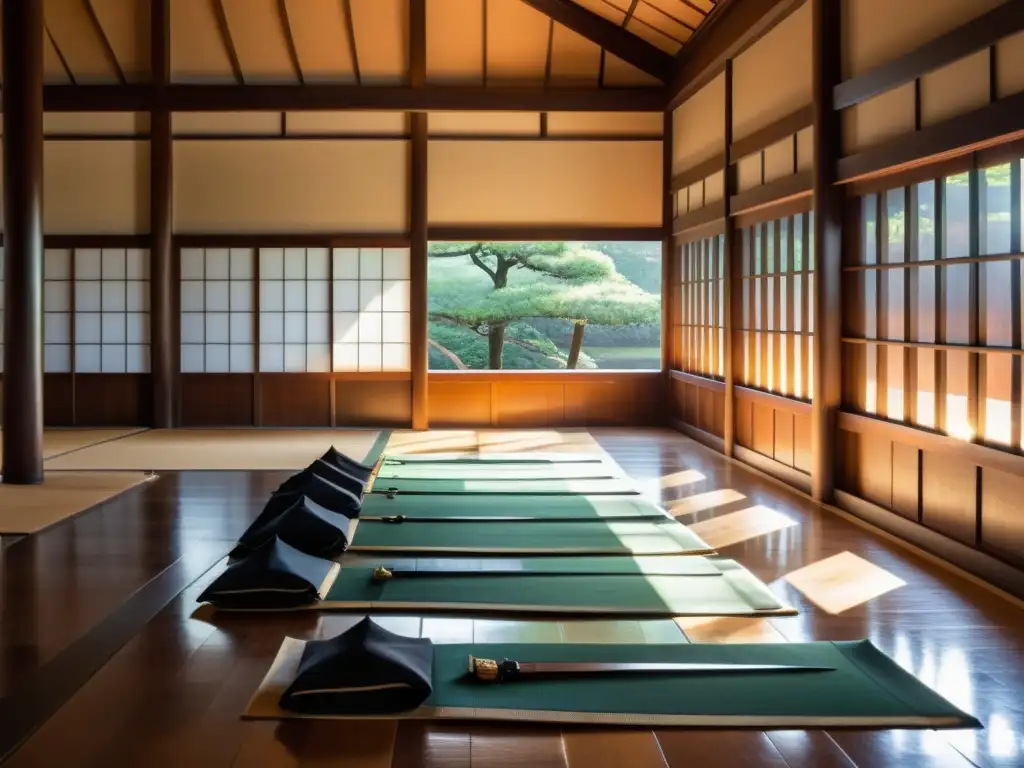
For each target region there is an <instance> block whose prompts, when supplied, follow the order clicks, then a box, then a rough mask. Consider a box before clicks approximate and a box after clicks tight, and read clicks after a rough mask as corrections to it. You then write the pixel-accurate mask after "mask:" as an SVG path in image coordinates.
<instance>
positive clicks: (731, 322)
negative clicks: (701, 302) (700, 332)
mask: <svg viewBox="0 0 1024 768" xmlns="http://www.w3.org/2000/svg"><path fill="white" fill-rule="evenodd" d="M724 77H725V130H724V133H723V136H724V140H723V142H722V143H723V145H724V146H723V147H722V155H723V157H724V158H725V162H724V163H723V167H722V201H723V208H722V211H723V216H724V217H725V238H724V239H725V248H724V250H725V274H724V275H723V280H724V285H723V286H722V289H723V290H722V293H723V295H724V296H725V306H724V307H723V308H722V314H723V315H724V318H725V333H724V334H722V335H723V336H724V337H725V349H724V350H722V357H723V364H724V365H723V367H724V369H725V370H724V371H722V373H723V378H724V379H725V409H724V414H723V417H722V418H723V424H722V443H723V446H722V449H723V451H724V452H725V455H726V456H732V455H733V453H734V449H735V447H736V361H735V360H734V359H733V358H734V356H735V354H736V338H735V336H736V329H737V328H739V327H740V323H739V319H740V318H741V317H742V315H741V313H740V312H739V309H740V302H739V301H737V300H736V297H735V296H733V292H734V291H736V290H738V289H740V288H741V286H742V283H741V278H742V275H743V269H742V264H741V261H740V259H739V258H737V257H736V256H735V255H734V254H733V251H734V250H735V247H734V243H735V241H736V236H735V228H734V227H733V223H732V219H730V217H729V214H730V208H729V199H730V196H731V195H732V194H733V192H734V190H735V184H734V183H733V178H732V177H733V173H732V168H733V166H732V163H731V162H730V159H729V147H730V146H731V145H732V59H727V60H726V62H725V74H724ZM740 346H741V348H742V345H740Z"/></svg>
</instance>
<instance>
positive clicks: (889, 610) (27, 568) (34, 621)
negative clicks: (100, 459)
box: [0, 430, 1024, 768]
mask: <svg viewBox="0 0 1024 768" xmlns="http://www.w3.org/2000/svg"><path fill="white" fill-rule="evenodd" d="M494 434H496V433H487V435H488V437H487V438H486V439H485V440H484V441H483V442H481V437H480V433H476V432H468V431H467V432H461V433H459V435H458V436H453V433H440V434H437V433H424V434H409V436H408V437H407V438H403V439H407V440H408V441H410V444H416V445H418V446H419V447H420V448H422V449H424V450H429V451H435V450H436V451H437V452H447V451H451V450H453V449H455V447H456V446H459V445H461V446H462V447H463V448H464V449H468V450H480V449H481V445H487V446H492V445H502V446H509V445H518V446H519V447H518V448H516V449H512V448H505V449H506V450H523V446H524V444H530V443H533V444H535V445H542V444H543V446H544V447H543V448H541V450H551V447H552V445H551V443H552V441H555V442H556V444H558V445H564V444H565V443H562V442H557V441H560V440H562V438H561V437H552V435H556V436H557V435H565V434H567V433H561V432H551V433H548V434H547V435H546V436H544V437H535V436H536V435H537V433H534V432H531V433H515V432H507V433H504V434H505V436H504V437H502V438H500V439H499V438H496V437H494V438H492V437H491V435H494ZM569 434H573V435H577V434H583V433H569ZM524 435H525V437H524ZM594 436H595V437H596V439H597V441H598V442H599V443H600V446H601V447H602V448H604V449H605V450H607V451H608V452H609V454H610V455H611V456H612V457H613V458H614V459H615V460H616V461H617V462H618V463H619V464H620V466H622V467H624V468H625V469H626V470H627V471H628V472H629V473H630V474H631V475H632V476H634V477H636V478H638V479H639V480H640V481H641V482H642V483H644V487H645V488H646V487H650V493H651V494H652V495H654V496H655V497H656V498H658V499H660V501H662V503H663V504H665V506H666V507H668V508H671V509H672V511H673V512H674V513H676V514H684V515H686V518H685V520H684V522H687V523H691V524H692V526H693V527H694V528H695V530H698V531H700V532H701V535H702V536H704V537H705V538H707V539H709V540H712V539H713V540H714V543H715V544H716V546H718V547H719V549H720V552H721V554H722V555H723V556H724V557H729V558H734V559H736V560H738V561H739V562H740V563H742V564H743V565H744V566H745V567H747V568H748V569H749V570H751V571H752V572H753V573H754V574H755V575H757V576H758V577H759V578H761V579H762V580H763V581H765V582H766V583H768V584H769V585H770V586H771V588H772V590H773V591H774V592H775V593H776V594H778V595H779V596H780V598H782V599H784V600H785V601H786V602H788V603H790V604H792V605H794V607H796V608H797V609H798V610H799V611H800V614H799V615H798V616H793V617H780V618H772V619H743V618H701V617H697V618H685V619H678V620H676V621H660V622H659V621H653V622H651V621H621V622H619V621H513V620H502V619H500V618H491V619H487V620H482V619H473V618H469V617H465V616H462V617H444V616H430V617H419V616H411V615H410V616H389V617H384V618H382V621H383V622H384V623H385V625H386V626H388V628H389V629H392V630H393V631H397V632H401V633H405V634H410V635H426V636H430V637H432V638H434V639H435V640H436V641H438V642H620V641H628V642H648V643H650V642H654V643H664V642H687V641H689V642H733V643H737V642H796V641H803V640H810V639H832V640H847V639H856V638H862V637H868V638H870V639H871V640H872V641H873V642H874V643H875V644H876V645H878V646H879V647H880V648H881V649H882V650H883V651H885V652H886V653H888V654H890V655H891V656H893V658H895V659H896V660H897V662H898V663H899V664H900V665H901V666H903V667H904V668H906V669H908V670H910V671H911V672H913V673H914V674H915V675H917V676H918V677H919V678H920V679H921V680H923V681H924V682H925V683H927V684H929V685H931V686H932V687H934V688H935V689H936V690H937V691H938V692H939V693H941V694H942V695H943V696H945V697H947V698H949V699H950V700H951V701H952V702H953V703H955V704H956V705H958V706H960V707H962V708H964V709H966V710H967V711H969V712H971V713H973V714H975V715H976V716H978V717H979V718H980V719H981V720H982V722H983V723H984V724H985V730H982V731H941V732H931V731H877V732H865V731H849V730H848V731H830V732H820V731H819V732H803V731H782V732H778V731H771V732H759V731H698V730H684V731H649V730H648V731H635V730H634V731H630V730H615V731H608V730H600V729H588V730H584V731H579V730H570V729H566V730H564V731H562V730H559V728H557V727H553V728H552V727H546V728H540V727H529V728H523V727H516V726H514V725H510V726H500V727H499V726H492V725H485V724H459V723H443V724H441V723H412V722H401V723H398V724H396V723H393V722H391V723H389V722H379V723H358V724H350V723H340V722H326V721H321V722H292V723H285V724H279V723H272V722H243V721H241V720H240V719H239V717H238V714H239V712H241V711H242V709H243V708H244V706H245V704H246V702H247V701H248V699H249V697H250V696H251V694H252V693H253V691H254V690H255V688H256V685H257V684H258V683H259V681H260V679H261V678H262V676H263V675H264V673H265V672H266V670H267V668H268V667H269V665H270V661H271V660H272V659H273V657H274V655H275V653H276V651H277V649H278V647H279V646H280V643H281V641H282V639H283V638H284V637H285V636H293V637H298V638H303V639H310V638H314V637H324V636H333V635H335V634H337V633H338V632H341V631H343V630H344V629H345V628H347V627H348V626H351V624H352V623H353V622H354V621H356V620H357V619H358V617H355V616H345V615H343V614H316V613H311V612H307V613H303V614H301V615H299V614H296V615H288V614H273V615H265V616H259V617H254V616H246V615H223V614H217V613H216V612H214V613H212V614H211V613H209V612H205V613H198V614H195V616H196V618H192V616H193V614H194V613H195V602H194V601H195V598H196V596H197V595H198V594H199V593H200V592H201V591H202V590H203V589H204V588H205V587H206V585H207V584H209V583H210V581H211V580H212V579H213V578H215V577H216V575H217V574H218V572H219V571H218V570H217V569H214V570H212V571H209V572H207V573H205V574H203V575H202V576H201V577H199V578H198V580H196V581H195V582H194V583H192V584H191V585H190V586H188V587H187V588H186V589H185V590H184V592H182V593H181V595H180V596H179V597H178V598H176V599H175V600H174V601H173V602H172V603H171V604H170V605H169V606H168V607H167V608H166V609H165V610H163V611H161V612H160V613H159V614H158V615H157V617H156V618H155V619H153V620H152V621H150V622H149V623H148V624H146V625H145V626H144V627H143V629H142V630H141V631H140V632H139V633H138V634H137V635H136V636H135V637H134V638H133V639H132V640H131V641H130V642H129V643H128V644H127V645H125V646H124V647H123V648H122V649H121V650H120V651H119V652H118V653H117V654H116V655H115V656H114V657H113V658H111V659H110V660H109V661H108V662H106V663H105V665H104V666H103V668H102V669H101V670H100V671H99V672H98V673H97V674H96V675H95V676H93V677H92V679H90V680H89V681H88V682H87V683H85V684H84V685H83V687H82V688H81V689H80V690H79V691H78V693H77V694H76V695H75V696H73V697H72V698H70V699H69V700H68V701H67V702H66V703H65V704H64V705H63V707H62V708H61V709H60V710H59V711H58V712H57V713H56V715H54V716H53V717H52V718H51V719H50V720H49V722H47V723H46V724H45V725H44V726H43V727H42V728H41V729H40V730H39V731H38V732H36V733H35V735H33V736H32V737H31V738H30V739H29V740H28V741H27V742H26V743H25V745H24V746H23V747H22V749H21V750H20V751H19V752H18V753H17V754H16V755H15V756H14V757H13V758H12V759H11V761H10V762H9V765H10V766H13V767H14V768H25V767H26V766H50V765H74V766H78V765H82V766H119V767H120V766H136V765H137V766H146V768H156V767H159V766H176V767H177V766H200V767H202V768H207V767H209V768H252V767H253V766H262V767H264V768H266V767H269V766H329V765H339V766H341V765H344V766H358V767H359V768H389V767H390V768H426V767H427V766H430V767H431V768H435V767H436V768H442V767H444V768H449V767H450V766H457V767H459V768H462V767H465V766H472V767H474V768H506V767H509V768H511V767H512V766H517V767H518V766H524V767H526V766H529V768H534V767H535V766H540V767H544V768H546V767H547V766H551V767H552V768H563V767H565V768H604V767H605V766H608V767H609V768H612V767H614V768H682V767H683V766H707V767H708V768H723V767H724V768H738V767H739V766H771V767H772V768H797V766H800V767H801V768H802V767H804V766H806V767H808V768H819V767H820V768H831V767H832V766H853V765H855V766H865V767H871V768H904V767H907V768H917V767H919V766H941V767H943V768H946V767H947V766H950V767H952V768H960V767H961V766H962V767H964V768H967V767H969V766H970V765H972V764H975V765H979V766H982V765H983V766H998V767H1000V768H1001V767H1002V766H1021V765H1024V740H1022V739H1024V706H1022V705H1021V702H1022V701H1024V665H1021V663H1020V659H1021V658H1024V612H1022V611H1021V610H1020V609H1019V608H1017V607H1016V606H1014V605H1012V604H1010V603H1008V602H1006V601H1004V600H1002V599H1001V598H1000V597H998V596H997V595H995V594H993V593H992V592H990V591H988V590H986V589H983V588H981V587H979V586H977V585H975V584H973V583H971V582H970V581H967V580H965V579H962V578H960V577H959V576H957V575H956V574H955V573H952V572H950V571H948V570H944V569H942V568H939V567H937V566H936V565H934V564H933V563H931V562H930V561H928V560H925V559H923V558H919V557H917V556H915V555H914V554H913V552H911V551H910V550H907V549H905V548H902V547H899V546H897V545H895V544H893V543H892V542H891V541H889V540H887V539H885V538H882V537H879V536H875V535H873V534H872V533H870V532H869V531H867V530H866V529H864V528H862V527H859V526H856V525H854V524H852V523H850V522H849V521H847V520H845V519H843V518H841V517H839V516H837V515H833V514H831V513H828V512H823V511H821V510H819V509H818V508H816V507H814V506H813V505H812V504H810V503H809V502H807V501H805V500H804V499H803V498H802V497H800V496H798V495H796V494H792V493H789V492H787V491H785V490H783V489H781V488H780V487H779V486H777V485H775V484H773V483H770V482H767V481H765V480H763V479H761V478H760V477H759V476H757V475H754V474H751V473H748V472H746V471H744V470H742V469H740V468H738V467H737V466H736V465H734V464H731V463H729V462H726V461H725V460H724V459H723V458H721V457H720V456H718V455H716V454H714V453H712V452H710V451H707V450H705V449H704V448H702V447H700V446H698V445H697V444H695V443H694V442H692V441H690V440H688V439H687V438H685V437H682V436H681V435H678V434H675V433H672V432H668V431H654V430H648V431H627V430H615V431H595V433H594ZM566 439H567V440H570V441H571V440H577V441H579V442H578V443H577V445H579V444H582V442H584V441H583V438H578V437H572V438H566ZM467 446H471V447H470V448H467ZM690 471H695V472H699V473H700V474H701V475H702V476H703V479H701V480H699V481H697V482H693V483H685V484H674V483H672V484H669V483H666V485H671V487H664V488H659V486H660V485H661V482H662V480H661V479H662V478H665V477H672V476H673V475H676V474H677V473H682V472H690ZM216 480H217V482H213V481H212V480H211V478H210V477H209V476H203V474H202V473H192V474H190V473H184V474H180V475H168V476H165V477H161V478H160V480H158V481H157V482H155V483H152V484H151V485H152V487H150V488H147V490H146V491H145V492H144V494H143V502H144V503H141V504H136V505H135V506H130V505H128V504H121V502H120V501H118V502H115V503H114V504H113V505H109V506H110V509H108V510H107V511H106V512H105V513H104V514H103V515H102V516H101V518H97V519H91V517H92V513H90V514H87V515H83V516H81V517H79V518H76V519H75V520H73V521H71V523H69V524H68V525H67V526H60V527H58V528H55V529H52V530H51V531H45V532H43V533H42V534H40V535H39V536H37V537H33V538H32V539H29V540H26V541H25V542H19V543H17V544H15V545H14V546H12V547H10V548H8V549H7V550H5V552H4V558H3V559H2V561H0V567H2V568H3V572H2V576H3V577H4V581H3V584H4V592H3V598H4V600H5V605H4V611H5V614H4V615H5V627H4V632H3V633H0V674H2V675H4V676H5V677H4V678H0V682H2V681H3V680H6V681H7V685H9V684H10V682H11V681H13V680H15V678H16V677H17V675H18V670H19V669H21V668H22V667H24V666H25V665H26V664H27V665H28V666H29V667H31V666H32V664H44V663H45V662H46V661H47V660H48V659H50V658H52V657H53V655H54V654H55V653H56V652H57V651H59V650H60V649H61V648H62V647H66V646H67V645H69V644H72V643H74V642H75V641H76V640H77V639H79V638H81V637H84V636H86V635H87V633H88V632H89V630H90V628H91V627H92V626H94V625H95V624H96V623H97V622H98V621H100V620H101V619H102V618H103V616H104V615H106V614H108V613H113V612H116V610H117V607H118V605H119V604H120V603H121V602H123V600H125V599H126V598H127V596H128V595H130V594H131V592H132V591H133V590H134V589H137V588H138V587H139V586H141V584H143V583H145V580H146V579H147V578H151V577H152V574H153V573H155V572H159V571H160V570H161V569H164V568H166V567H168V563H173V562H175V560H176V559H178V560H180V561H181V562H184V563H187V564H188V565H189V567H192V568H198V569H199V571H200V572H201V571H202V570H204V568H203V567H200V566H201V564H202V563H203V562H205V563H206V565H207V566H208V565H209V564H211V563H213V562H215V561H216V560H217V559H218V558H219V557H220V556H222V554H223V553H222V552H220V551H219V549H220V548H221V547H223V546H225V545H229V544H230V540H231V539H232V538H233V537H234V536H237V534H238V533H239V532H240V531H241V529H243V528H244V527H245V525H246V524H247V523H248V522H249V521H250V520H251V519H252V517H253V516H254V515H255V514H256V512H257V511H258V507H259V504H260V502H261V501H262V499H263V498H264V496H265V493H266V492H267V490H268V489H269V488H272V487H274V484H275V483H276V482H279V481H280V475H274V474H271V473H267V474H263V473H252V474H242V473H226V474H224V475H221V476H218V477H217V479H216ZM680 510H683V511H680ZM75 533H77V534H78V535H72V534H75ZM27 544H30V545H31V546H30V547H28V548H26V549H23V550H21V552H20V553H19V549H21V548H22V547H24V546H25V545H27ZM43 563H46V566H47V567H43V566H42V564H43ZM12 584H17V585H18V588H17V589H15V588H13V587H12V586H11V585H12ZM100 596H102V597H100ZM12 622H13V623H12ZM12 631H13V634H12ZM27 649H34V650H27ZM33 656H34V657H35V658H33ZM8 690H10V688H9V687H8ZM0 727H2V726H0Z"/></svg>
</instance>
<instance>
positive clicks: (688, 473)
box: [658, 469, 707, 491]
mask: <svg viewBox="0 0 1024 768" xmlns="http://www.w3.org/2000/svg"><path fill="white" fill-rule="evenodd" d="M706 479H707V478H706V477H705V476H704V473H703V472H698V471H697V470H696V469H684V470H682V471H681V472H673V473H671V474H669V475H662V477H661V479H660V480H659V481H658V485H659V487H660V488H661V489H662V490H663V491H664V490H667V489H669V488H681V487H683V486H684V485H693V484H694V483H699V482H700V481H701V480H706Z"/></svg>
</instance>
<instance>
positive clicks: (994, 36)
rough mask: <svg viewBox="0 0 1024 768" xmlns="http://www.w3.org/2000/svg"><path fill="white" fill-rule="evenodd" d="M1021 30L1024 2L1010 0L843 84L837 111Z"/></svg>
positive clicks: (836, 101) (836, 91)
mask: <svg viewBox="0 0 1024 768" xmlns="http://www.w3.org/2000/svg"><path fill="white" fill-rule="evenodd" d="M1021 30H1024V0H1008V2H1005V3H1003V4H1002V5H997V6H996V7H995V8H993V9H992V10H991V11H988V12H987V13H983V14H982V15H981V16H978V17H977V18H974V19H971V20H970V21H968V22H967V23H966V24H962V25H961V26H959V27H957V28H956V29H953V30H951V31H949V32H947V33H946V34H944V35H942V36H941V37H937V38H935V39H934V40H931V41H929V42H927V43H925V44H924V45H922V46H920V47H918V48H915V49H914V50H912V51H910V52H909V53H906V54H904V55H903V56H899V57H898V58H895V59H892V60H891V61H887V62H886V63H885V64H882V65H880V66H878V67H875V68H874V69H871V70H869V71H867V72H865V73H864V74H862V75H858V76H857V77H852V78H850V79H849V80H844V81H843V82H841V83H839V84H838V85H837V86H836V87H835V89H834V91H833V108H834V109H846V108H847V107H852V106H853V105H854V104H859V103H861V102H862V101H867V100H868V99H870V98H871V97H872V96H878V95H879V94H881V93H885V92H886V91H890V90H892V89H893V88H898V87H899V86H901V85H905V84H906V83H909V82H912V81H914V80H917V79H918V78H920V77H921V76H922V75H926V74H928V73H929V72H933V71H934V70H936V69H939V68H940V67H944V66H945V65H947V64H952V63H953V62H954V61H958V60H959V59H962V58H964V57H965V56H969V55H970V54H972V53H975V52H977V51H980V50H983V49H985V48H988V47H989V46H994V45H995V44H996V43H997V42H999V40H1001V39H1003V38H1004V37H1009V36H1010V35H1013V34H1015V33H1017V32H1020V31H1021Z"/></svg>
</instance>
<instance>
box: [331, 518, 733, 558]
mask: <svg viewBox="0 0 1024 768" xmlns="http://www.w3.org/2000/svg"><path fill="white" fill-rule="evenodd" d="M349 551H350V552H360V551H362V552H366V551H375V552H462V553H466V554H487V553H492V554H515V553H522V554H537V555H551V554H579V555H629V554H633V555H685V554H690V555H706V554H711V553H713V551H714V550H712V549H711V547H709V546H708V545H707V544H706V543H705V542H704V541H703V540H701V538H700V537H699V536H697V535H696V534H695V533H692V532H691V531H690V530H689V529H688V528H687V527H686V526H684V525H680V524H679V523H677V522H676V521H675V520H672V519H671V518H666V519H665V520H664V521H659V520H642V521H638V522H631V521H627V522H604V521H599V520H580V521H578V522H571V523H562V522H559V523H553V522H552V523H539V522H537V523H532V522H509V523H504V522H502V523H498V522H479V523H478V522H459V523H447V522H446V523H401V524H396V523H385V522H381V521H377V520H360V521H359V524H358V525H357V526H356V532H355V536H354V537H353V539H352V544H351V546H350V547H349Z"/></svg>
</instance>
